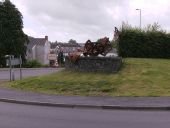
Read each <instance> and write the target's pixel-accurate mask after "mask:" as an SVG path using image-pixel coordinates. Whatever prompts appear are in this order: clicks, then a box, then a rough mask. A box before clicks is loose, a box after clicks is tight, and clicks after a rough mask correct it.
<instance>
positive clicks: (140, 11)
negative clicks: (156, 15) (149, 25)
mask: <svg viewBox="0 0 170 128" xmlns="http://www.w3.org/2000/svg"><path fill="white" fill-rule="evenodd" d="M136 10H138V11H139V13H140V29H141V24H142V23H141V22H142V21H141V20H142V19H141V13H142V10H141V9H139V8H137V9H136Z"/></svg>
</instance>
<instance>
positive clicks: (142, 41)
mask: <svg viewBox="0 0 170 128" xmlns="http://www.w3.org/2000/svg"><path fill="white" fill-rule="evenodd" d="M118 41H119V45H118V52H119V55H120V56H122V57H139V58H170V34H169V33H166V32H165V31H163V30H162V29H160V26H159V25H158V24H156V23H155V24H154V25H148V27H147V28H146V29H145V30H141V29H139V28H132V27H131V26H125V27H124V28H122V29H121V31H120V35H119V40H118Z"/></svg>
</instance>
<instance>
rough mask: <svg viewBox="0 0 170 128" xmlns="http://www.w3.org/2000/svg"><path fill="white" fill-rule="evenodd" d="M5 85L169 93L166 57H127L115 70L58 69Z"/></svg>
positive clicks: (89, 92)
mask: <svg viewBox="0 0 170 128" xmlns="http://www.w3.org/2000/svg"><path fill="white" fill-rule="evenodd" d="M9 86H10V87H12V88H17V89H22V90H29V91H35V92H42V93H49V94H62V95H85V96H170V60H168V59H134V58H128V59H124V65H123V67H122V69H121V71H120V72H118V73H117V74H102V73H80V72H71V71H61V72H58V73H54V74H50V75H46V76H39V77H32V78H27V79H24V80H21V81H15V82H12V83H11V84H10V85H9Z"/></svg>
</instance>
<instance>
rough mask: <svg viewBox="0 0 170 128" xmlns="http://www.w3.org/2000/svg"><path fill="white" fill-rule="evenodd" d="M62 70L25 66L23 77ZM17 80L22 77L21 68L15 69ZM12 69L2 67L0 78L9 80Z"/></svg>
mask: <svg viewBox="0 0 170 128" xmlns="http://www.w3.org/2000/svg"><path fill="white" fill-rule="evenodd" d="M60 70H62V69H61V68H24V69H22V76H23V78H26V77H30V76H40V75H45V74H50V73H53V72H58V71H60ZM14 76H15V80H17V79H20V71H19V69H14ZM9 78H10V71H9V69H0V80H1V81H2V80H9Z"/></svg>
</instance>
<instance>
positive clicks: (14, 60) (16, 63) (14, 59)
mask: <svg viewBox="0 0 170 128" xmlns="http://www.w3.org/2000/svg"><path fill="white" fill-rule="evenodd" d="M20 64H22V62H21V60H20V59H19V58H13V59H11V66H13V65H20ZM6 65H7V66H9V65H10V60H9V59H7V60H6Z"/></svg>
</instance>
